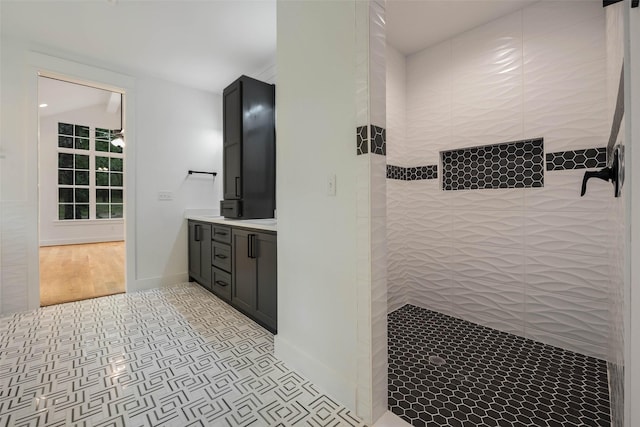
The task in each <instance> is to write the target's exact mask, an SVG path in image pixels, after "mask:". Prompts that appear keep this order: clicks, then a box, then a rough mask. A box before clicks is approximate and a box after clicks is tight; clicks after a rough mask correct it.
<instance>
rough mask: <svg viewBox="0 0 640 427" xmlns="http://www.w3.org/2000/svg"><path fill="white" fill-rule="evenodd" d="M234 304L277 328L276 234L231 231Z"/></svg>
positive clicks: (261, 321)
mask: <svg viewBox="0 0 640 427" xmlns="http://www.w3.org/2000/svg"><path fill="white" fill-rule="evenodd" d="M232 247H233V261H232V266H233V268H232V274H231V276H232V282H233V283H232V288H231V304H232V305H233V306H235V307H236V308H237V309H239V310H240V311H242V312H244V313H245V314H247V315H248V316H249V317H252V318H254V319H255V320H257V321H258V322H259V323H261V324H262V325H264V326H265V327H266V328H267V329H269V330H271V331H272V332H276V331H277V327H278V323H277V316H278V304H277V302H278V286H277V258H276V254H277V246H276V234H275V233H269V232H263V231H261V232H257V231H254V230H246V229H238V228H234V229H233V231H232Z"/></svg>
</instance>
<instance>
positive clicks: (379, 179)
mask: <svg viewBox="0 0 640 427" xmlns="http://www.w3.org/2000/svg"><path fill="white" fill-rule="evenodd" d="M360 157H363V156H360ZM366 157H369V159H370V161H371V163H370V165H371V167H370V179H371V187H370V188H371V191H370V193H369V198H370V204H371V216H372V217H383V218H384V217H386V216H387V159H386V157H385V156H379V155H377V154H374V155H370V156H366Z"/></svg>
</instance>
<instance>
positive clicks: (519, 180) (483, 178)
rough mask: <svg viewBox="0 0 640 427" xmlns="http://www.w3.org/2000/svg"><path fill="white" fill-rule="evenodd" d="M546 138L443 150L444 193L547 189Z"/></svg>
mask: <svg viewBox="0 0 640 427" xmlns="http://www.w3.org/2000/svg"><path fill="white" fill-rule="evenodd" d="M543 151H544V146H543V139H542V138H536V139H527V140H522V141H514V142H506V143H502V144H494V145H485V146H481V147H473V148H462V149H459V150H451V151H443V152H442V153H441V156H442V185H443V189H444V190H477V189H490V188H531V187H543V186H544V170H543V169H544V158H543Z"/></svg>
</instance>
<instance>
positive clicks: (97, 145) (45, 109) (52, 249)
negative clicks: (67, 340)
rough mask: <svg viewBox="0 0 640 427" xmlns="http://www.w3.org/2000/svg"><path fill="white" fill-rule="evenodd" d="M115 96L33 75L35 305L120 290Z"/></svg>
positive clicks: (120, 142) (120, 188)
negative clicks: (36, 212)
mask: <svg viewBox="0 0 640 427" xmlns="http://www.w3.org/2000/svg"><path fill="white" fill-rule="evenodd" d="M122 97H123V95H122V93H119V92H113V91H110V90H104V89H101V88H98V87H93V86H87V85H85V84H77V83H73V82H71V81H67V80H62V79H58V78H49V77H44V76H40V77H38V105H39V107H38V113H39V114H38V118H39V120H38V128H39V156H38V157H39V164H38V170H39V174H38V175H39V177H38V187H39V192H38V193H39V195H38V198H39V218H38V219H39V221H38V222H39V264H40V305H41V306H45V305H52V304H60V303H65V302H71V301H78V300H83V299H88V298H95V297H100V296H106V295H112V294H117V293H123V292H125V262H124V259H125V237H124V236H125V230H124V211H125V209H124V208H125V207H124V200H125V196H124V193H125V187H124V173H125V150H124V130H123V129H124V123H123V114H122Z"/></svg>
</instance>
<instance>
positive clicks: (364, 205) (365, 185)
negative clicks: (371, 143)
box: [336, 155, 371, 218]
mask: <svg viewBox="0 0 640 427" xmlns="http://www.w3.org/2000/svg"><path fill="white" fill-rule="evenodd" d="M339 185H340V183H338V182H336V192H337V191H340V190H339V188H338V186H339ZM370 189H371V156H369V155H362V156H357V158H356V199H357V200H356V203H357V206H356V209H357V215H358V218H366V217H368V216H369V215H370V209H371V198H370Z"/></svg>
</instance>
